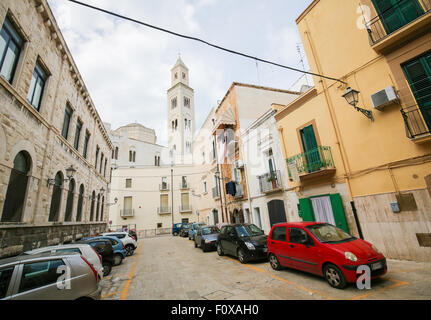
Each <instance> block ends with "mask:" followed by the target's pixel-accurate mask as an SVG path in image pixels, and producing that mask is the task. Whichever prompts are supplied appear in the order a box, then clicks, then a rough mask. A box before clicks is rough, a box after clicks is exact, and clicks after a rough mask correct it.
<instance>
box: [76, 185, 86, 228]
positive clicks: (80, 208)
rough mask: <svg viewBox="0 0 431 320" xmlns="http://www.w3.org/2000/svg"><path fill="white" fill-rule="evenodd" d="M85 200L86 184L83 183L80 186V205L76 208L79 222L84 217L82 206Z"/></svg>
mask: <svg viewBox="0 0 431 320" xmlns="http://www.w3.org/2000/svg"><path fill="white" fill-rule="evenodd" d="M83 201H84V185H83V184H81V186H80V187H79V196H78V207H77V210H76V221H77V222H79V221H81V219H82V206H83Z"/></svg>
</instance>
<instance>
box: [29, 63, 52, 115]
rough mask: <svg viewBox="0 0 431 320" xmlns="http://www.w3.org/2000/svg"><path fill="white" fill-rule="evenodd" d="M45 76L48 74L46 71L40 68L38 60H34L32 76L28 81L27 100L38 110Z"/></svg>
mask: <svg viewBox="0 0 431 320" xmlns="http://www.w3.org/2000/svg"><path fill="white" fill-rule="evenodd" d="M47 78H48V76H47V74H46V72H45V71H44V70H43V69H42V67H41V66H40V64H39V62H36V66H35V68H34V71H33V76H32V78H31V82H30V89H29V91H28V96H27V100H28V102H30V104H31V105H32V106H33V107H34V108H35V109H36V110H37V111H39V109H40V103H41V101H42V95H43V89H44V88H45V82H46V79H47Z"/></svg>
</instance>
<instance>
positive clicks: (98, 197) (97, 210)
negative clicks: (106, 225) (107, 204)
mask: <svg viewBox="0 0 431 320" xmlns="http://www.w3.org/2000/svg"><path fill="white" fill-rule="evenodd" d="M99 209H100V193H99V194H98V195H97V209H96V221H99Z"/></svg>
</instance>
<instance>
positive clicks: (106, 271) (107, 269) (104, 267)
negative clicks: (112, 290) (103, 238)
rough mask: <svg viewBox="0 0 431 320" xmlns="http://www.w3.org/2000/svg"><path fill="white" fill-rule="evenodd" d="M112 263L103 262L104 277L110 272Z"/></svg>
mask: <svg viewBox="0 0 431 320" xmlns="http://www.w3.org/2000/svg"><path fill="white" fill-rule="evenodd" d="M111 270H112V265H111V264H110V263H107V262H105V263H104V264H103V276H104V277H106V276H108V275H109V274H110V273H111Z"/></svg>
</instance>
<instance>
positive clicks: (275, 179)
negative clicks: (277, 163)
mask: <svg viewBox="0 0 431 320" xmlns="http://www.w3.org/2000/svg"><path fill="white" fill-rule="evenodd" d="M257 178H258V180H259V187H260V192H261V193H271V192H277V191H281V190H282V189H283V187H282V185H281V174H280V171H279V170H276V171H273V172H269V173H267V174H264V175H263V176H258V177H257Z"/></svg>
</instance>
